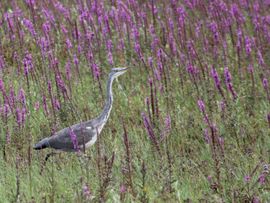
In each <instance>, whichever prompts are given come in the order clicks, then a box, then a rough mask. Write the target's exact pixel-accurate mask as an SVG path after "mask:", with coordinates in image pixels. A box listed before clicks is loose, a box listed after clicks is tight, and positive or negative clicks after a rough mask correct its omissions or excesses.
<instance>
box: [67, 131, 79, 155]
mask: <svg viewBox="0 0 270 203" xmlns="http://www.w3.org/2000/svg"><path fill="white" fill-rule="evenodd" d="M69 136H70V139H71V141H72V143H73V148H74V150H75V151H77V152H79V151H80V149H79V145H78V140H77V135H76V134H75V133H74V131H73V130H72V129H71V128H70V129H69Z"/></svg>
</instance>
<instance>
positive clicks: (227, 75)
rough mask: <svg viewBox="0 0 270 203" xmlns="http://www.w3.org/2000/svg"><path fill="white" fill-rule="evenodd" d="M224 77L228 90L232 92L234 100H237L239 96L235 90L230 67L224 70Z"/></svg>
mask: <svg viewBox="0 0 270 203" xmlns="http://www.w3.org/2000/svg"><path fill="white" fill-rule="evenodd" d="M224 76H225V83H226V86H227V88H228V90H229V91H230V92H231V94H232V96H233V98H234V99H236V97H237V94H236V93H235V91H234V89H233V84H232V77H231V73H230V71H229V68H228V67H225V68H224Z"/></svg>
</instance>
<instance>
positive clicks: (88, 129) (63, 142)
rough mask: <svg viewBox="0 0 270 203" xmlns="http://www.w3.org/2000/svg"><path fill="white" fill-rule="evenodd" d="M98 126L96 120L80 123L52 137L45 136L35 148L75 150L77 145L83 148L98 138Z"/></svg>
mask: <svg viewBox="0 0 270 203" xmlns="http://www.w3.org/2000/svg"><path fill="white" fill-rule="evenodd" d="M98 128H99V124H98V123H97V122H96V120H91V121H86V122H82V123H78V124H75V125H72V126H70V127H66V128H64V129H62V130H60V131H58V132H56V133H55V134H54V135H52V136H51V137H47V138H44V139H43V140H41V141H40V142H38V143H37V144H36V145H35V147H34V149H43V148H47V147H51V148H54V149H57V150H61V151H75V150H76V147H78V148H79V149H80V148H81V149H83V148H84V147H85V146H88V145H89V144H88V145H87V143H89V142H91V141H92V142H93V141H95V140H96V136H97V129H98ZM73 136H74V137H73ZM76 145H77V146H76Z"/></svg>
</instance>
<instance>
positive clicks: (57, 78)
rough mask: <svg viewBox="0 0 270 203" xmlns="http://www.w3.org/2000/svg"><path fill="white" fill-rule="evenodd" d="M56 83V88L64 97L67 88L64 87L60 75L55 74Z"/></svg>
mask: <svg viewBox="0 0 270 203" xmlns="http://www.w3.org/2000/svg"><path fill="white" fill-rule="evenodd" d="M56 83H57V86H58V87H59V88H60V90H61V91H62V93H63V95H66V93H67V88H66V85H65V83H64V81H63V80H62V78H61V75H60V74H57V75H56Z"/></svg>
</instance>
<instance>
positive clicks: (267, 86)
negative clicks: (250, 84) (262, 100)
mask: <svg viewBox="0 0 270 203" xmlns="http://www.w3.org/2000/svg"><path fill="white" fill-rule="evenodd" d="M262 83H263V88H264V89H265V92H266V95H267V99H268V101H269V102H270V92H269V84H268V80H267V79H266V78H263V81H262Z"/></svg>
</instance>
